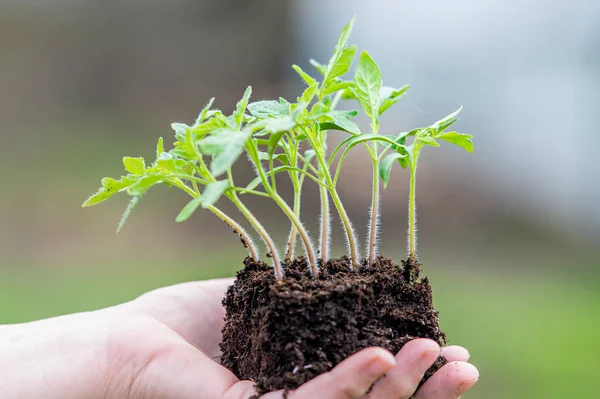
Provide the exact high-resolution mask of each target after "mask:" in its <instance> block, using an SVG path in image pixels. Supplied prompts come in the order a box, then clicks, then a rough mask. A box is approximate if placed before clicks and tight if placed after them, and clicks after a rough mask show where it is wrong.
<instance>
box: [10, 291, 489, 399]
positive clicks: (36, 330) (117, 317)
mask: <svg viewBox="0 0 600 399" xmlns="http://www.w3.org/2000/svg"><path fill="white" fill-rule="evenodd" d="M231 283H232V280H231V279H219V280H210V281H202V282H194V283H185V284H180V285H176V286H172V287H167V288H162V289H159V290H156V291H152V292H150V293H147V294H145V295H143V296H141V297H139V298H138V299H136V300H134V301H132V302H128V303H125V304H122V305H118V306H115V307H112V308H107V309H102V310H99V311H94V312H88V313H79V314H73V315H67V316H62V317H57V318H52V319H47V320H41V321H36V322H32V323H26V324H18V325H8V326H0V354H2V356H0V375H1V376H2V378H0V392H2V398H4V399H13V398H15V399H16V398H29V399H37V398H40V399H43V398H55V399H71V398H72V399H81V398H87V399H96V398H97V399H104V398H106V399H108V398H132V399H133V398H136V399H137V398H139V399H150V398H157V399H158V398H169V399H171V398H174V399H188V398H189V399H192V398H194V399H248V398H250V397H251V396H252V395H254V393H255V392H254V386H253V383H252V382H250V381H240V380H238V379H237V378H236V377H235V376H234V375H233V374H232V373H231V372H230V371H229V370H227V369H225V368H223V367H221V366H220V365H219V363H218V360H219V356H220V352H219V347H218V344H219V341H220V339H221V334H220V331H221V328H222V326H223V317H224V313H225V312H224V310H223V308H222V306H221V298H222V297H223V295H224V292H225V289H226V288H227V286H229V285H230V284H231ZM441 352H442V353H443V354H444V356H446V358H447V359H448V360H449V364H447V365H445V366H444V367H443V368H442V369H440V370H439V371H438V372H437V373H436V374H435V375H434V376H433V377H432V378H431V379H429V380H428V381H427V383H426V384H425V385H424V386H423V387H422V388H421V389H420V390H419V391H418V392H417V393H414V391H415V389H416V386H417V384H418V382H419V380H420V379H421V377H422V376H423V373H424V372H425V370H427V369H428V368H429V366H431V364H432V363H433V362H434V360H435V359H436V357H437V356H438V355H439V353H440V347H439V346H438V344H437V343H435V342H434V341H431V340H427V339H417V340H414V341H411V342H410V343H408V344H406V345H405V346H404V347H403V348H402V350H401V351H400V352H399V353H398V354H396V356H393V355H392V354H391V353H389V352H387V351H385V350H384V349H381V348H368V349H364V350H362V351H360V352H358V353H357V354H355V355H353V356H351V357H349V358H348V359H346V360H345V361H344V362H342V363H341V364H339V365H338V366H337V367H335V368H334V369H333V370H332V371H331V372H329V373H325V374H322V375H320V376H318V377H317V378H315V379H313V380H312V381H309V382H308V383H306V384H304V385H303V386H302V387H300V388H298V389H297V390H296V391H294V392H290V393H289V395H288V398H290V399H314V398H320V399H367V398H369V399H408V398H411V397H413V398H414V399H455V398H458V397H459V396H460V395H462V394H463V393H464V392H465V391H467V390H468V389H469V388H470V387H471V386H473V385H474V384H475V382H476V381H477V379H478V377H479V374H478V371H477V369H476V368H475V367H474V366H472V365H470V364H469V363H466V361H467V360H468V357H469V354H468V352H467V350H466V349H464V348H461V347H457V346H450V347H446V348H443V349H442V350H441ZM374 383H375V386H374V387H373V389H372V390H371V391H370V393H369V394H367V391H369V388H370V387H371V386H372V385H373V384H374ZM413 394H414V396H412V395H413ZM282 397H283V394H282V392H281V391H279V392H270V393H268V394H265V395H263V396H262V398H263V399H280V398H282Z"/></svg>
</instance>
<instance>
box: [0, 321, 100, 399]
mask: <svg viewBox="0 0 600 399" xmlns="http://www.w3.org/2000/svg"><path fill="white" fill-rule="evenodd" d="M86 315H87V314H77V315H71V316H63V317H58V318H53V319H48V320H41V321H36V322H32V323H26V324H17V325H2V326H0V353H2V356H0V370H2V374H3V376H2V378H0V392H2V397H3V398H6V399H13V398H15V399H17V398H61V399H78V398H83V397H85V398H90V399H93V398H97V397H99V396H100V395H99V393H100V392H102V390H103V386H104V381H106V379H105V378H104V376H105V375H106V374H105V373H103V372H102V371H103V368H104V367H103V364H102V362H103V361H105V358H106V357H105V356H103V349H104V346H103V344H102V339H101V338H102V334H103V332H102V329H103V328H102V326H101V325H99V324H96V323H92V321H93V320H95V319H97V316H96V317H95V318H94V317H86Z"/></svg>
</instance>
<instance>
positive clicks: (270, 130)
mask: <svg viewBox="0 0 600 399" xmlns="http://www.w3.org/2000/svg"><path fill="white" fill-rule="evenodd" d="M353 25H354V19H352V20H351V21H350V22H349V23H348V24H347V25H346V26H345V27H344V28H343V29H342V32H341V34H340V36H339V38H338V40H337V43H336V45H335V48H334V50H333V53H332V55H331V57H330V59H329V61H328V62H327V64H326V65H323V64H320V63H318V62H316V61H314V60H310V64H311V65H312V66H314V67H315V68H316V70H317V72H318V75H319V78H320V79H317V78H315V77H313V76H311V74H309V73H307V72H305V71H304V70H303V69H302V68H300V67H299V66H297V65H293V69H294V70H295V71H296V72H297V73H298V75H299V77H300V78H301V79H302V80H303V82H304V83H305V84H306V88H305V89H304V91H303V92H302V93H301V94H300V96H298V97H297V99H296V101H288V100H286V99H283V98H279V99H277V100H263V101H254V102H251V101H250V98H251V95H252V88H251V87H248V88H247V89H246V90H245V91H244V94H243V95H242V97H241V99H240V100H239V101H238V102H237V104H236V107H235V110H234V111H233V112H232V113H231V114H230V115H226V114H224V113H223V112H221V111H219V110H217V109H214V108H213V103H214V98H212V99H210V100H209V101H208V103H207V104H206V105H205V106H204V108H203V109H202V110H201V111H200V113H199V114H198V117H197V118H196V120H195V121H194V123H193V124H192V125H187V124H185V123H179V122H178V123H173V124H172V125H171V128H172V129H173V131H174V143H173V147H172V148H171V149H170V150H169V149H165V147H164V143H163V139H162V138H159V139H158V143H157V145H156V159H155V160H154V162H153V163H152V164H151V165H147V164H146V161H145V160H144V159H143V158H135V157H125V158H123V166H124V168H125V170H126V172H127V174H126V175H124V176H121V178H120V179H119V180H116V179H112V178H104V179H102V181H101V183H102V187H101V188H100V189H99V190H98V191H97V192H96V193H95V194H94V195H92V196H91V197H90V198H88V200H86V201H85V202H84V204H83V206H84V207H87V206H91V205H96V204H98V203H100V202H103V201H105V200H107V199H108V198H110V197H112V196H113V195H115V194H116V193H120V192H125V193H127V194H128V195H129V196H131V197H132V200H131V202H130V203H129V206H128V207H127V209H126V211H125V213H124V214H123V218H122V219H121V222H120V223H119V230H120V229H121V228H122V226H123V224H124V223H125V221H126V220H127V218H128V217H129V215H130V213H131V211H132V210H133V209H134V207H135V206H136V205H137V203H138V202H139V200H140V198H141V196H142V195H144V194H145V193H146V192H147V191H148V190H149V189H150V188H151V187H153V186H155V185H163V186H167V187H175V188H178V189H179V190H182V191H184V192H185V193H187V194H188V195H190V196H191V197H192V198H191V200H190V202H188V203H187V204H186V205H185V207H184V208H183V209H182V210H181V212H180V213H179V214H178V216H177V218H176V221H177V222H182V221H184V220H187V219H189V218H190V216H191V215H192V214H193V213H194V212H195V211H197V210H198V209H199V208H206V209H208V210H209V211H211V212H213V213H214V214H215V215H216V216H217V217H220V218H221V219H223V220H224V221H226V222H227V223H229V224H230V225H232V226H238V227H239V225H238V224H237V223H235V222H234V221H233V220H232V219H231V218H230V217H228V216H227V215H225V214H224V213H223V212H222V211H220V210H219V209H218V208H217V207H216V205H217V203H218V201H219V200H221V199H222V198H225V199H228V200H230V201H232V202H233V203H234V205H235V206H236V207H237V208H238V209H239V210H240V211H241V213H242V214H243V215H244V216H245V217H246V218H247V219H248V221H249V222H250V224H252V225H253V227H254V228H255V230H256V231H257V232H258V234H259V235H260V236H261V238H262V239H263V240H264V241H265V243H266V244H267V246H268V248H269V251H270V252H271V253H272V254H273V255H274V258H273V261H274V267H275V270H276V275H277V276H278V277H280V276H281V270H280V265H279V261H278V258H277V254H276V249H275V246H274V243H273V242H272V240H271V238H270V236H269V235H268V233H267V232H266V230H265V229H264V228H263V227H262V225H261V224H260V223H259V221H258V220H257V219H256V218H255V217H254V216H253V215H252V214H251V213H250V211H249V210H248V209H247V208H246V207H245V205H244V204H243V202H242V200H241V197H243V196H245V195H258V196H262V197H268V198H271V199H272V200H273V201H274V202H275V204H276V205H277V206H278V207H279V208H280V209H281V210H282V211H283V213H284V214H285V215H286V216H287V217H288V218H289V219H290V222H291V224H292V229H291V232H290V239H291V240H292V241H293V239H295V235H296V234H298V235H299V236H300V238H301V239H302V242H303V244H304V247H305V251H306V254H307V256H308V260H309V264H310V266H311V270H312V272H313V273H314V274H318V269H317V261H316V257H315V253H314V251H313V250H312V244H311V242H310V238H309V237H308V234H307V231H306V230H305V228H304V225H303V223H302V221H301V216H302V215H301V207H300V204H301V201H300V197H301V195H302V187H303V182H304V181H305V180H308V181H311V182H313V183H315V184H317V185H318V186H319V187H320V188H321V201H322V206H324V207H325V206H327V207H328V205H327V204H328V196H329V197H330V198H331V200H332V201H333V205H334V206H335V208H336V210H337V211H338V213H339V215H340V218H341V220H342V224H343V226H344V229H345V234H346V238H347V243H348V248H349V256H350V257H351V259H352V261H353V264H354V265H355V267H357V266H358V262H359V261H360V258H359V252H358V249H357V243H356V238H355V236H356V235H355V233H354V230H353V227H352V223H351V222H350V219H349V217H348V215H347V214H346V211H345V209H344V206H343V205H342V201H341V198H340V197H339V195H338V193H337V189H336V185H337V181H338V178H339V175H340V172H341V169H342V165H343V164H344V160H345V158H346V156H347V154H348V153H349V151H350V150H351V149H353V148H354V147H356V146H357V145H359V144H362V145H364V146H365V147H366V148H367V151H368V152H369V155H370V157H371V159H372V161H373V168H374V175H373V179H374V184H373V187H374V195H373V201H374V204H375V203H376V202H377V198H378V197H377V196H378V191H379V190H378V187H379V182H380V180H381V181H382V182H383V184H384V187H385V186H387V185H388V182H389V178H390V174H391V171H392V168H393V166H394V165H395V164H396V163H398V164H400V166H401V167H402V168H409V169H410V171H411V179H412V180H411V181H414V173H415V170H416V164H417V160H418V158H419V153H420V151H421V149H422V148H423V147H424V146H434V147H437V146H439V141H440V140H441V141H446V142H450V143H453V144H455V145H458V146H460V147H462V148H464V149H465V150H467V151H469V152H471V151H472V150H473V143H472V141H471V139H472V136H471V135H468V134H463V133H457V132H455V131H448V132H447V131H446V129H448V128H449V127H450V126H452V125H453V124H454V123H455V122H456V121H457V118H458V113H459V112H460V111H461V109H459V110H457V111H456V112H454V113H452V114H450V115H448V116H447V117H445V118H443V119H440V120H439V121H437V122H435V123H433V124H432V125H431V126H429V127H426V128H418V129H414V130H411V131H409V132H403V133H400V134H397V133H394V134H389V133H386V134H381V133H380V132H379V130H380V126H379V117H380V116H381V115H382V114H383V113H384V112H386V111H387V110H388V109H390V107H391V106H392V105H394V104H396V103H397V102H399V100H400V99H401V98H402V97H403V96H404V95H405V94H406V92H407V90H408V88H409V86H408V85H405V86H402V87H400V88H394V87H389V86H384V85H383V78H382V74H381V70H380V69H379V66H378V65H377V63H376V62H375V61H374V60H373V58H372V57H371V56H370V55H369V53H368V52H366V51H363V52H362V53H361V54H360V57H359V60H358V64H357V66H356V70H355V73H354V76H353V77H352V78H351V79H348V78H347V77H346V75H347V74H348V72H349V71H350V69H351V66H352V63H353V61H354V58H355V56H356V52H357V47H356V46H354V45H352V46H349V45H348V41H349V38H350V35H351V32H352V28H353ZM342 99H346V100H356V101H357V102H358V105H359V106H360V107H361V108H362V110H363V111H364V113H365V114H366V116H367V117H369V118H370V120H371V129H370V132H363V131H362V130H361V129H360V127H359V126H358V125H357V124H356V123H355V122H354V121H353V120H352V119H353V118H354V117H355V116H356V115H357V114H358V112H357V111H347V110H337V109H336V106H337V105H338V103H339V101H340V100H342ZM328 131H338V132H341V134H345V135H347V137H345V138H343V139H342V140H341V143H340V144H339V145H337V146H336V148H335V149H334V151H333V152H332V153H331V155H330V156H328V151H327V142H328V138H327V136H328ZM392 132H393V130H392ZM407 139H412V142H411V143H410V144H407ZM244 153H246V155H247V156H245V157H244V156H243V155H244ZM338 153H341V156H340V157H339V160H337V165H334V164H335V160H336V159H337V158H336V155H337V154H338ZM240 159H249V162H250V163H251V165H252V168H253V169H254V170H255V171H256V178H254V179H253V180H252V181H250V182H249V183H242V184H237V183H236V182H235V181H234V174H233V172H232V168H233V166H234V164H235V163H236V162H238V161H239V160H240ZM333 170H335V173H332V172H333ZM281 175H286V176H287V177H288V178H289V179H290V180H291V183H292V187H293V190H294V206H293V209H292V208H291V207H290V206H289V205H288V204H287V203H286V202H285V201H284V200H283V199H282V197H281V195H280V193H279V189H278V187H277V180H278V179H280V177H277V176H281ZM276 177H277V178H276ZM306 178H308V179H306ZM413 194H414V193H413ZM411 198H412V197H411ZM373 212H374V213H375V212H376V209H375V207H373ZM326 219H327V220H328V219H329V218H328V217H326ZM375 221H376V220H375ZM373 225H376V223H373ZM238 227H234V229H238ZM238 230H239V229H238ZM329 231H330V229H329V228H328V226H326V225H325V226H322V231H321V236H320V239H321V242H324V240H328V239H329V237H328V236H326V235H327V234H329V233H328V232H329ZM375 235H376V234H374V233H373V234H372V236H373V237H374V236H375ZM370 246H371V250H370V253H369V257H370V258H371V257H372V256H373V253H372V252H373V248H374V244H373V243H372V242H371V244H370ZM324 247H325V246H322V248H324ZM250 252H251V254H253V256H255V255H254V254H256V251H254V250H253V249H252V250H251V251H250ZM288 252H289V251H288ZM322 256H323V257H327V254H322Z"/></svg>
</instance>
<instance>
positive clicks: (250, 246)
mask: <svg viewBox="0 0 600 399" xmlns="http://www.w3.org/2000/svg"><path fill="white" fill-rule="evenodd" d="M208 210H209V211H211V212H212V213H214V214H215V215H216V216H217V217H218V218H220V219H221V220H223V221H224V222H225V223H227V224H228V225H229V226H230V227H231V228H232V229H233V230H234V231H235V232H236V233H237V234H238V235H239V236H240V239H241V240H242V244H243V245H244V247H246V249H247V250H248V254H249V255H250V257H251V258H252V259H254V261H255V262H258V261H259V260H260V259H259V258H258V251H257V250H256V244H254V241H253V240H252V237H250V235H249V234H248V232H246V230H245V229H244V228H243V227H242V226H240V225H239V224H238V223H236V222H235V221H234V220H233V219H232V218H230V217H229V216H227V215H226V214H225V213H223V211H221V210H220V209H219V208H217V207H215V206H213V205H211V206H209V207H208Z"/></svg>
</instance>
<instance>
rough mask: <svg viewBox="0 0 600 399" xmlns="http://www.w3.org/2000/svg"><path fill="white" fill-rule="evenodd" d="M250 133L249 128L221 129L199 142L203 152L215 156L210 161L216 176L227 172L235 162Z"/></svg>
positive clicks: (211, 169) (211, 168)
mask: <svg viewBox="0 0 600 399" xmlns="http://www.w3.org/2000/svg"><path fill="white" fill-rule="evenodd" d="M250 134H251V132H250V131H247V130H233V129H227V128H225V129H219V130H217V131H215V132H214V133H213V134H212V135H211V136H209V137H207V138H205V139H203V140H201V141H200V142H199V143H198V144H199V145H200V148H201V149H202V152H203V153H205V154H209V155H213V156H214V157H213V159H212V162H211V163H210V171H211V173H212V174H213V175H214V176H220V175H221V174H223V173H225V172H226V171H227V169H229V168H230V167H231V166H232V165H233V164H234V163H235V161H236V160H237V159H238V158H239V157H240V155H241V154H242V152H244V146H245V145H246V141H247V140H248V138H249V137H250Z"/></svg>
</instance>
